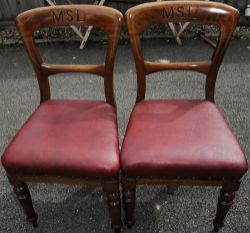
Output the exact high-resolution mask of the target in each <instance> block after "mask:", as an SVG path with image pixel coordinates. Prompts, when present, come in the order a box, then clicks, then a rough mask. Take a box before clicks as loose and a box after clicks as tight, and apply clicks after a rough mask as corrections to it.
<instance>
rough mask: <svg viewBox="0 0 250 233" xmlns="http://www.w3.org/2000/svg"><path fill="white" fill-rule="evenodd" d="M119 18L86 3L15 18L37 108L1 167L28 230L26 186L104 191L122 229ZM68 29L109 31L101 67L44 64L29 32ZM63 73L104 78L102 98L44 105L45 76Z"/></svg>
mask: <svg viewBox="0 0 250 233" xmlns="http://www.w3.org/2000/svg"><path fill="white" fill-rule="evenodd" d="M122 21H123V16H122V14H121V13H120V12H119V11H117V10H115V9H112V8H108V7H100V6H92V5H74V6H55V7H44V8H38V9H34V10H30V11H27V12H24V13H22V14H20V15H19V16H18V17H17V19H16V26H17V29H18V31H19V33H20V35H21V37H22V40H23V43H24V45H25V47H26V49H27V52H28V55H29V58H30V60H31V63H32V65H33V68H34V70H35V73H36V77H37V80H38V84H39V88H40V97H41V104H40V106H39V107H38V108H37V109H36V110H35V111H34V112H33V114H32V115H31V116H30V117H29V119H28V120H27V121H26V123H25V124H24V125H23V127H22V128H21V129H20V130H19V131H18V133H17V134H16V136H15V137H14V139H13V140H12V142H11V143H10V144H9V146H8V147H7V149H6V150H5V152H4V154H3V156H2V164H3V166H4V168H5V170H6V172H7V176H8V178H9V181H10V183H11V184H12V185H13V186H14V192H15V194H16V196H17V198H18V200H19V202H20V203H21V205H22V207H23V210H24V212H25V213H26V215H27V219H28V221H29V222H31V223H32V224H33V226H34V227H36V226H37V214H36V212H35V211H34V208H33V205H32V200H31V197H30V193H29V190H28V186H27V185H26V183H25V182H44V183H60V184H79V185H94V186H101V187H102V188H103V190H104V191H105V192H106V194H107V198H108V206H109V210H110V215H111V225H112V228H113V229H114V231H115V232H116V233H118V232H120V228H121V219H120V218H121V205H120V193H119V172H120V159H119V147H118V132H117V116H116V105H115V99H114V92H113V67H114V59H115V54H116V49H117V46H118V41H119V36H120V29H121V24H122ZM67 25H76V26H80V25H86V26H88V25H94V26H95V27H98V28H101V29H103V30H104V31H105V32H106V33H107V35H108V45H107V53H106V58H105V64H93V65H83V64H76V65H72V64H65V65H62V64H45V63H43V60H42V58H41V56H40V54H39V51H38V49H37V47H36V44H35V41H34V39H33V32H34V31H35V30H37V29H39V28H41V27H45V26H49V27H54V26H67ZM63 72H83V73H92V74H96V75H99V76H101V77H103V78H104V89H105V97H106V101H94V100H50V86H49V80H48V77H49V76H50V75H53V74H57V73H63Z"/></svg>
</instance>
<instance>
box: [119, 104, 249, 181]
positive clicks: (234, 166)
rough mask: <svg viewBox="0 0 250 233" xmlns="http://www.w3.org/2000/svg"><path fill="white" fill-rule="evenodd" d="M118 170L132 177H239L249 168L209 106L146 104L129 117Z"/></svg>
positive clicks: (243, 156) (225, 124)
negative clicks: (120, 168) (120, 167)
mask: <svg viewBox="0 0 250 233" xmlns="http://www.w3.org/2000/svg"><path fill="white" fill-rule="evenodd" d="M121 166H122V170H123V172H124V173H125V175H126V176H132V177H134V176H137V177H152V178H186V179H193V178H198V179H227V178H230V179H232V178H233V179H238V178H240V177H241V176H242V175H243V174H244V173H245V172H246V170H247V167H248V164H247V160H246V157H245V155H244V153H243V152H242V150H241V147H240V145H239V143H238V142H237V140H236V138H235V137H234V135H233V133H232V131H231V130H230V128H229V127H228V125H227V123H226V122H225V120H224V118H223V117H222V115H221V114H220V112H219V111H218V109H217V108H216V106H215V105H214V104H213V103H211V102H209V101H204V100H150V101H141V102H140V103H138V104H137V105H136V106H135V108H134V110H133V112H132V114H131V117H130V121H129V125H128V128H127V131H126V135H125V139H124V142H123V145H122V152H121Z"/></svg>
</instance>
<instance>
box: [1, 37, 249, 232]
mask: <svg viewBox="0 0 250 233" xmlns="http://www.w3.org/2000/svg"><path fill="white" fill-rule="evenodd" d="M183 44H184V45H183V46H177V45H176V44H175V42H174V41H172V40H170V41H166V40H163V39H158V40H147V41H144V42H143V50H144V53H145V57H147V58H148V59H151V60H157V59H158V60H159V59H162V60H171V61H172V60H178V59H179V60H184V59H187V60H190V59H192V58H194V59H198V60H200V59H204V58H207V57H209V55H210V54H211V51H212V50H211V48H210V47H209V46H208V45H207V44H205V43H204V42H202V41H200V40H199V39H196V40H185V41H184V43H183ZM78 46H79V44H78V43H69V44H66V43H65V44H63V43H61V44H46V45H40V46H39V47H40V49H41V52H42V54H43V56H44V58H45V61H47V62H52V61H54V62H56V63H67V62H68V63H83V62H88V63H91V62H99V61H100V62H101V61H103V59H104V52H105V44H102V45H98V44H96V43H89V44H88V46H87V48H86V49H84V50H83V51H80V50H79V49H78ZM82 76H83V75H80V74H76V75H60V76H59V75H57V76H55V77H51V79H50V81H51V87H52V88H51V89H52V97H53V98H88V99H102V98H103V86H102V80H101V79H99V78H98V77H96V76H91V75H85V76H83V77H82ZM114 77H115V93H116V98H117V105H118V117H119V135H120V141H122V139H123V135H124V131H125V127H126V124H127V121H128V117H129V113H130V112H131V109H132V107H133V104H134V101H135V93H136V77H135V67H134V62H133V59H132V55H131V50H130V47H129V45H128V43H123V44H121V45H120V46H119V49H118V54H117V59H116V65H115V75H114ZM0 91H1V95H0V96H1V98H0V153H2V152H3V150H4V148H5V147H6V146H7V144H8V143H9V142H10V140H11V138H12V137H13V136H14V135H15V133H16V131H17V130H18V129H19V128H20V127H21V125H22V124H23V122H24V121H25V120H26V119H27V117H28V116H29V115H30V113H31V112H32V111H33V110H34V109H35V108H36V106H37V105H38V103H39V93H38V86H37V83H36V79H35V77H34V73H33V71H32V68H31V65H30V63H29V61H28V58H27V55H26V53H25V51H24V49H23V48H22V46H20V47H19V46H18V47H3V48H0ZM203 97H204V78H203V76H202V75H199V74H197V73H192V72H190V73H187V72H168V73H158V74H154V75H151V77H150V78H149V79H148V80H147V98H203ZM216 103H217V105H218V107H219V108H220V110H221V111H222V112H223V113H224V115H225V117H226V119H227V120H228V122H229V124H230V126H231V127H232V129H233V130H234V132H235V134H236V135H237V137H238V139H239V141H240V143H241V144H242V147H243V148H244V149H245V151H246V153H247V154H248V156H249V155H250V143H249V132H250V39H248V40H240V39H234V40H233V41H232V43H231V46H230V48H229V50H228V52H227V54H226V57H225V59H224V62H223V65H222V67H221V69H220V72H219V75H218V81H217V85H216ZM30 190H31V194H32V197H33V200H34V206H35V209H36V210H37V212H38V214H39V227H38V228H37V229H33V228H32V226H30V225H29V224H27V223H26V221H25V217H24V215H23V213H22V211H21V208H20V206H19V205H18V204H17V201H16V199H15V197H14V195H13V193H12V189H11V187H10V185H9V183H8V181H7V179H6V174H5V172H4V169H3V167H2V166H1V165H0V232H1V233H9V232H13V233H23V232H29V233H30V232H37V233H38V232H39V233H47V232H57V233H63V232H67V233H68V232H74V233H78V232H86V233H92V232H111V229H110V224H109V216H108V210H107V207H106V203H105V196H104V195H103V193H102V191H101V189H96V188H82V187H77V186H75V187H72V186H64V185H47V184H30ZM217 196H218V189H217V188H212V187H211V188H209V187H188V186H185V187H183V186H179V187H173V186H161V187H160V186H151V187H149V186H143V187H138V189H137V207H136V224H135V226H134V227H133V228H132V229H130V230H128V229H127V228H126V227H123V232H130V233H133V232H138V233H139V232H141V233H154V232H155V233H156V232H161V233H163V232H164V233H167V232H169V233H177V232H178V233H184V232H185V233H186V232H188V233H189V232H190V233H191V232H192V233H198V232H199V233H206V232H211V229H212V219H213V217H214V215H215V208H216V200H217ZM236 232H238V233H249V232H250V173H249V172H248V173H247V174H246V175H245V176H244V178H243V182H242V185H241V188H240V190H239V192H238V195H237V197H236V200H235V204H234V206H233V207H232V209H231V211H230V213H229V214H228V217H227V219H226V222H225V227H224V228H223V229H222V230H221V233H236Z"/></svg>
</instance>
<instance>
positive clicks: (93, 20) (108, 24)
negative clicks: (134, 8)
mask: <svg viewBox="0 0 250 233" xmlns="http://www.w3.org/2000/svg"><path fill="white" fill-rule="evenodd" d="M68 25H76V26H80V25H84V26H88V25H93V26H95V27H98V28H101V29H103V30H104V31H105V32H106V33H107V35H108V46H107V53H106V58H105V64H97V65H70V64H66V65H62V64H45V63H43V60H42V58H41V56H40V53H39V51H38V49H37V47H36V44H35V41H34V38H33V32H34V31H35V30H37V29H39V28H41V27H46V26H49V27H53V26H68ZM121 25H122V14H121V13H120V12H119V11H117V10H115V9H112V8H108V7H101V6H92V5H73V6H72V5H71V6H54V7H43V8H37V9H33V10H30V11H26V12H24V13H22V14H20V15H19V16H18V17H17V18H16V27H17V29H18V31H19V33H20V35H21V38H22V40H23V43H24V45H25V47H26V49H27V52H28V55H29V58H30V60H31V62H32V65H33V68H34V70H35V73H36V76H37V80H38V84H39V88H40V100H41V102H43V101H45V100H47V99H50V86H49V80H48V76H49V75H51V74H56V73H63V72H85V73H93V74H97V75H100V76H102V77H104V88H105V97H106V101H107V102H108V103H110V104H111V105H113V106H114V107H115V100H114V91H113V67H114V60H115V54H116V49H117V46H118V41H119V37H120V30H121Z"/></svg>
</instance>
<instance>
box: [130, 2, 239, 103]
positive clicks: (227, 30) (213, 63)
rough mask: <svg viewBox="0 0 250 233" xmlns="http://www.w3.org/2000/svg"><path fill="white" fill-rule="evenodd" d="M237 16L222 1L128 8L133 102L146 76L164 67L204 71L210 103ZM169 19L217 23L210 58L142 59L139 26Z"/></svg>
mask: <svg viewBox="0 0 250 233" xmlns="http://www.w3.org/2000/svg"><path fill="white" fill-rule="evenodd" d="M238 18H239V12H238V10H236V9H235V8H233V7H231V6H229V5H226V4H222V3H215V2H204V1H167V2H160V3H159V2H155V3H145V4H141V5H139V6H136V7H133V8H131V9H129V10H128V11H127V12H126V23H127V27H128V32H129V38H130V43H131V46H132V50H133V55H134V59H135V63H136V70H137V99H136V102H139V101H141V100H143V99H144V98H145V91H146V80H145V77H146V75H148V74H151V73H154V72H160V71H165V70H189V71H196V72H200V73H203V74H205V75H206V87H205V89H206V99H207V100H210V101H212V102H214V88H215V82H216V77H217V74H218V71H219V68H220V65H221V62H222V59H223V57H224V54H225V52H226V49H227V47H228V45H229V42H230V40H231V37H232V34H233V32H234V30H235V27H236V24H237V22H238ZM169 22H173V23H177V22H191V23H199V24H208V25H215V26H217V27H218V29H219V37H218V41H217V44H216V48H215V50H214V52H213V54H212V57H211V59H209V60H205V61H188V62H165V63H164V62H151V61H147V60H145V59H144V57H143V53H142V48H141V41H140V33H141V31H142V29H143V28H144V27H146V26H149V25H152V24H167V23H169Z"/></svg>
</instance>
